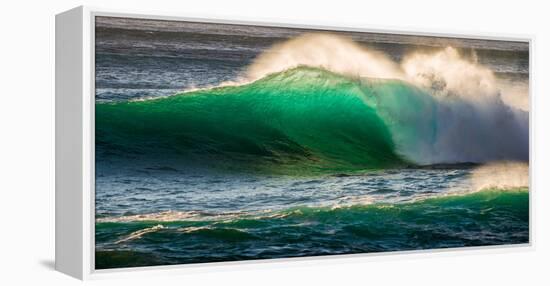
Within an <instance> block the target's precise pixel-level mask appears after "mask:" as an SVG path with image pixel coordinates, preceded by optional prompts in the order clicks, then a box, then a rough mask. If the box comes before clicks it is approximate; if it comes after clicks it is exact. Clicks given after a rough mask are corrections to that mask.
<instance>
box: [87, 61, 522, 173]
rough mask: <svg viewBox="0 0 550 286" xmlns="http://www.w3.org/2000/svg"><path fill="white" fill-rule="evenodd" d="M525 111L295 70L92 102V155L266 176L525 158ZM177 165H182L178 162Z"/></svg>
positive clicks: (400, 84)
mask: <svg viewBox="0 0 550 286" xmlns="http://www.w3.org/2000/svg"><path fill="white" fill-rule="evenodd" d="M528 125H529V122H528V112H526V111H523V110H520V109H515V108H513V107H511V106H508V105H506V104H504V103H503V101H502V100H500V99H499V97H484V98H476V99H475V100H470V99H468V98H465V97H450V96H434V94H433V93H430V91H429V90H426V89H424V88H419V87H417V86H415V85H412V84H410V83H409V82H406V81H402V80H395V79H378V78H358V77H352V76H346V75H342V74H337V73H333V72H330V71H327V70H324V69H319V68H312V67H305V66H299V67H297V68H292V69H289V70H285V71H283V72H279V73H274V74H269V75H267V76H265V77H263V78H261V79H259V80H256V81H253V82H252V83H249V84H244V85H237V86H224V87H218V88H212V89H204V90H197V91H192V92H186V93H182V94H178V95H174V96H170V97H164V98H157V99H148V100H143V101H129V102H116V103H97V104H96V146H97V148H98V155H99V156H101V155H102V154H108V155H113V154H115V155H116V154H117V152H118V153H119V154H124V155H128V154H130V155H132V156H135V157H136V158H140V159H144V158H149V159H151V158H156V159H155V160H159V159H170V160H176V161H179V162H183V163H185V164H189V163H190V162H193V163H195V164H206V165H214V166H218V167H219V166H222V167H223V166H225V167H229V168H235V169H241V168H248V169H258V170H264V171H265V170H269V171H270V172H277V171H283V172H291V173H300V172H316V171H322V172H324V171H330V172H335V171H336V172H340V171H353V170H368V169H379V168H388V167H397V166H407V165H411V164H416V165H429V164H439V163H463V162H473V163H484V162H490V161H498V160H511V161H526V160H528V156H529V148H528V140H529V136H528V130H529V128H528ZM185 164H182V165H185Z"/></svg>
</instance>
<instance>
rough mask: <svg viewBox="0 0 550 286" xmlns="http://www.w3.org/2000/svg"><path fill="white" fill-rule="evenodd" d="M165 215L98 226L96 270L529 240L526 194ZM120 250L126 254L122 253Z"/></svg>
mask: <svg viewBox="0 0 550 286" xmlns="http://www.w3.org/2000/svg"><path fill="white" fill-rule="evenodd" d="M167 215H168V216H170V217H172V218H174V220H167V219H158V218H160V217H162V215H159V214H155V215H152V216H150V218H154V217H155V216H156V220H152V219H151V220H147V219H135V220H128V219H115V218H109V219H107V218H105V219H100V220H98V222H97V223H96V242H97V245H98V248H97V254H96V262H97V265H96V266H97V268H98V269H101V268H111V267H129V266H142V262H144V261H149V264H148V265H156V264H180V263H201V262H213V261H231V260H243V259H244V260H246V259H262V258H277V257H298V256H312V255H330V254H348V253H365V252H379V251H396V250H412V249H434V248H447V247H463V246H479V245H502V244H517V243H528V242H529V192H528V190H527V189H526V188H517V189H506V190H496V189H489V190H483V191H480V192H476V193H469V194H463V195H448V196H442V197H434V198H429V199H425V200H419V201H416V202H410V203H403V204H366V205H365V204H360V205H352V206H337V207H334V206H333V207H295V208H290V209H285V210H280V211H275V212H271V213H263V214H261V215H258V214H253V215H250V214H240V215H236V214H228V215H227V216H224V215H218V216H212V215H209V216H201V215H196V216H194V217H193V218H192V219H188V220H186V219H185V218H183V219H182V220H180V219H177V217H175V216H174V214H167ZM136 234H139V235H136ZM121 245H126V246H127V247H129V248H131V249H134V250H133V251H130V252H124V251H123V252H124V253H123V252H121V251H120V248H119V247H120V246H121ZM159 249H165V250H166V251H159ZM136 257H138V258H136ZM139 257H146V258H147V259H139Z"/></svg>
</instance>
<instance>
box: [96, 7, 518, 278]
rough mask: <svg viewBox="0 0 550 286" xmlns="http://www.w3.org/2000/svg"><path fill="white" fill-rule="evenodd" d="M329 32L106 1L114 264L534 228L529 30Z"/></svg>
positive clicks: (105, 117)
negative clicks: (508, 36) (524, 34)
mask: <svg viewBox="0 0 550 286" xmlns="http://www.w3.org/2000/svg"><path fill="white" fill-rule="evenodd" d="M326 33H327V32H326V31H325V32H322V33H321V32H317V34H322V35H319V36H318V35H316V34H314V35H313V36H306V37H302V35H304V34H306V35H309V34H311V31H306V30H300V29H285V28H267V27H251V26H238V25H220V24H197V23H186V22H169V21H151V20H132V19H122V18H107V17H99V18H97V20H96V56H95V58H96V83H95V85H96V106H95V118H96V119H95V120H96V131H95V138H96V152H95V155H96V180H95V181H96V193H95V195H96V200H95V207H96V225H95V231H96V234H95V235H96V236H95V241H96V256H95V261H96V268H97V269H104V268H117V267H135V266H147V265H167V264H182V263H203V262H215V261H234V260H249V259H266V258H281V257H301V256H317V255H331V254H350V253H369V252H382V251H400V250H414V249H437V248H448V247H463V246H481V245H503V244H519V243H528V242H529V190H528V184H527V183H526V182H527V180H528V179H526V178H528V174H527V170H528V165H527V164H528V163H527V162H528V159H529V147H528V146H529V142H528V141H529V128H528V127H529V109H528V102H529V100H528V95H527V89H526V88H527V86H528V79H529V74H528V73H529V64H528V63H529V54H528V45H527V44H526V43H522V42H502V41H487V40H474V39H451V38H433V37H432V38H430V37H418V36H404V35H385V34H372V33H350V32H345V33H340V34H338V35H337V36H334V35H332V34H333V33H332V34H331V36H330V37H329V36H324V34H326ZM339 37H342V38H339ZM343 37H345V38H346V39H350V40H342V39H344V38H343ZM292 39H298V40H297V42H293V40H292ZM300 39H301V40H300ZM348 41H350V42H348ZM285 43H286V44H285ZM325 46H326V47H327V48H324V47H325ZM357 47H361V48H357ZM449 47H451V48H449ZM363 49H365V50H363ZM304 50H305V51H306V52H305V55H306V56H304V53H303V52H302V51H304ZM333 50H338V51H340V50H343V51H344V52H340V53H338V54H335V53H333V52H332V51H333ZM327 51H331V52H327ZM419 51H420V52H421V55H420V56H416V57H412V56H411V53H416V52H419ZM307 54H314V55H316V57H314V58H315V59H314V60H313V61H312V60H311V57H307ZM280 55H283V56H286V57H287V58H286V59H287V60H285V61H281V59H280V58H278V57H279V56H280ZM350 55H353V57H351V58H352V59H358V61H359V59H361V65H360V66H359V67H356V63H352V62H345V61H346V60H349V58H350ZM262 59H263V60H262ZM289 59H290V60H289ZM318 59H321V62H318V63H317V62H315V61H317V60H318ZM363 59H365V62H366V63H367V64H364V62H363ZM289 62H290V63H291V64H290V65H289ZM440 62H444V63H445V66H444V68H443V69H440ZM294 63H295V64H294ZM371 63H372V65H371ZM365 66H367V67H368V68H365ZM373 66H376V69H374V68H372V67H373ZM394 66H398V68H397V70H399V72H393V70H395V69H396V68H395V67H394ZM350 67H353V69H352V68H350ZM251 71H254V73H252V72H251ZM258 71H259V72H258ZM387 71H392V72H393V73H391V76H382V75H387V74H388V72H387ZM258 74H260V75H261V76H255V75H258ZM252 75H254V76H252ZM458 79H460V81H459V80H458ZM472 83H473V84H472ZM510 162H513V163H510ZM488 164H489V166H493V167H492V169H490V171H484V170H486V169H484V166H486V165H488ZM495 166H496V167H495ZM518 166H519V167H518Z"/></svg>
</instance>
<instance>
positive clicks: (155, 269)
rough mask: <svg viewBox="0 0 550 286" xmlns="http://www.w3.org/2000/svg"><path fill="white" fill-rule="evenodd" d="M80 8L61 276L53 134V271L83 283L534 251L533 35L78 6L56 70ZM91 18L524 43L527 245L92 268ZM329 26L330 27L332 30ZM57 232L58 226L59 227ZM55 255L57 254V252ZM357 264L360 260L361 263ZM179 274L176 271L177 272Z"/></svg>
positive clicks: (92, 76)
mask: <svg viewBox="0 0 550 286" xmlns="http://www.w3.org/2000/svg"><path fill="white" fill-rule="evenodd" d="M77 9H80V11H81V12H82V18H81V21H82V43H83V46H82V70H81V72H82V80H81V85H82V86H81V88H82V89H81V90H82V94H81V99H82V104H81V108H82V118H81V119H82V121H81V122H82V126H81V127H82V129H81V130H82V133H81V136H82V137H81V138H82V151H83V152H82V154H81V156H80V158H81V159H82V161H81V166H82V178H83V180H82V183H81V186H82V200H81V203H82V204H81V206H82V210H81V212H80V214H78V215H79V216H81V218H82V221H81V223H82V224H81V228H80V231H81V234H82V237H81V239H82V249H81V251H80V253H81V256H82V260H81V261H76V262H75V263H76V264H77V265H80V266H81V272H80V273H77V274H76V275H73V274H71V273H74V272H72V271H71V272H70V273H69V272H67V271H65V269H61V268H62V267H61V268H58V267H57V258H58V255H57V254H58V246H59V245H58V235H59V234H60V233H62V231H61V232H59V231H58V226H59V224H58V222H60V221H58V206H59V204H61V205H63V204H64V203H65V201H64V200H62V199H59V200H58V196H59V195H63V194H62V192H59V193H58V188H57V180H58V179H59V180H63V178H61V176H60V174H59V173H58V171H57V170H58V167H57V166H58V165H57V162H58V154H59V152H58V145H57V142H58V140H63V138H59V134H58V133H57V131H56V269H57V270H59V271H61V272H64V273H66V274H69V275H71V276H73V277H76V278H79V279H82V280H88V279H94V280H95V279H105V278H109V277H115V276H124V275H136V273H137V272H143V273H147V275H151V274H154V273H162V274H166V273H167V270H168V271H170V272H176V273H189V272H196V271H199V272H200V271H203V270H204V268H208V269H213V268H216V269H218V268H220V267H229V266H231V267H246V266H247V265H250V264H253V265H257V266H259V265H268V266H269V265H279V266H280V265H281V264H282V263H285V262H293V265H295V264H298V263H299V264H300V265H309V264H310V263H309V262H311V261H315V264H316V265H318V263H319V262H322V263H332V261H335V260H338V261H344V260H346V261H348V259H351V260H353V261H359V260H358V259H360V258H365V259H366V258H369V259H372V258H374V257H376V259H382V258H384V259H385V257H389V258H390V259H403V258H413V257H416V256H417V255H421V256H430V257H434V256H436V257H444V256H448V255H456V254H457V253H460V254H462V255H466V254H468V255H469V254H474V255H475V254H481V253H483V254H487V253H488V251H489V252H490V253H502V252H511V251H518V250H519V251H525V250H534V248H535V247H534V245H535V244H534V229H533V228H534V217H533V213H534V212H533V207H534V204H533V198H534V196H533V194H534V188H533V182H534V181H533V172H532V166H533V163H534V160H533V153H532V151H533V144H534V141H533V130H534V129H533V121H532V118H533V108H532V107H533V102H534V98H533V78H534V76H533V73H532V71H533V63H534V61H533V57H534V52H533V48H534V39H535V37H534V35H525V34H522V35H510V34H497V33H491V34H483V33H478V32H461V31H452V32H450V33H449V32H446V31H438V30H434V29H424V28H418V29H415V28H410V29H407V30H404V29H401V28H399V27H381V26H374V25H370V26H369V28H364V27H346V26H341V25H338V24H334V25H333V23H331V25H330V26H329V25H327V26H323V25H310V24H307V23H304V22H286V23H278V22H276V21H273V22H268V21H265V22H264V21H257V19H252V20H251V19H246V20H244V21H243V20H235V19H229V18H222V17H217V16H211V15H208V16H204V15H200V16H199V17H186V16H183V15H182V13H167V12H154V13H150V12H142V11H130V10H128V9H125V10H116V9H103V8H98V7H90V6H80V7H77V8H74V9H71V10H69V11H67V12H63V13H60V14H58V15H56V67H57V63H58V62H57V61H58V59H57V53H58V47H57V46H58V45H57V17H62V15H64V14H65V13H69V12H70V11H73V10H77ZM96 16H106V17H109V16H111V17H130V18H141V19H156V20H174V21H193V22H204V23H219V24H236V25H256V26H258V25H259V26H266V27H286V28H303V29H320V30H334V31H354V32H370V33H386V34H403V35H417V36H436V37H449V38H470V39H485V40H500V41H519V42H528V43H529V97H530V113H529V117H530V119H529V122H530V130H529V137H530V139H529V140H530V142H529V154H530V167H529V174H530V177H529V179H530V186H529V212H530V213H529V220H530V222H529V243H525V244H517V245H500V246H480V247H461V248H448V249H428V250H414V251H396V252H389V253H362V254H342V255H331V256H314V257H298V258H280V259H264V260H249V261H235V262H215V263H202V264H180V265H165V266H149V267H132V268H117V269H108V270H107V269H105V270H95V266H94V265H95V262H94V253H95V238H94V235H93V234H94V232H95V227H94V225H95V224H94V221H95V213H94V205H95V197H94V196H95V189H94V185H95V180H94V176H95V174H94V168H95V162H94V158H95V157H94V156H95V155H94V151H95V150H94V148H93V146H94V140H95V139H94V132H93V131H94V99H95V96H94V94H95V86H94V82H95V78H94V77H95V71H94V61H95V57H94V47H95V42H94V40H95V37H94V28H95V17H96ZM332 25H333V26H332ZM57 78H58V71H57V68H56V130H57V127H58V120H57V116H58V114H57V113H58V109H57V107H58V105H57V104H58V102H57V101H58V100H59V98H60V97H58V92H57V85H58V79H57ZM61 228H63V227H61ZM60 252H63V251H62V250H60ZM361 261H364V260H363V259H361ZM178 270H179V271H178Z"/></svg>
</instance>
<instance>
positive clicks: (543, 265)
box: [0, 0, 550, 286]
mask: <svg viewBox="0 0 550 286" xmlns="http://www.w3.org/2000/svg"><path fill="white" fill-rule="evenodd" d="M321 2H323V1H321V0H317V1H311V3H305V1H298V0H288V1H287V0H277V1H259V0H256V1H248V2H247V1H241V0H230V1H228V0H225V1H224V0H218V1H214V0H193V1H185V0H178V1H167V0H154V1H150V0H149V1H144V0H119V1H108V0H95V1H93V0H88V1H86V0H82V1H70V0H56V1H38V0H37V1H25V0H20V1H4V2H2V4H0V5H1V8H0V13H1V15H0V29H1V31H2V32H1V34H0V49H1V51H0V71H1V74H0V78H1V81H0V83H1V89H0V134H1V135H0V144H1V145H0V168H1V169H0V212H1V216H0V218H1V224H0V229H1V231H0V269H1V270H0V273H1V274H0V284H2V285H12V284H28V283H31V282H34V283H36V284H38V283H40V284H48V285H49V284H50V283H52V285H68V284H76V283H78V281H76V280H74V279H72V278H69V277H66V276H64V275H62V274H59V273H57V272H54V271H52V268H53V257H54V249H53V247H54V197H53V195H54V173H53V169H54V161H53V160H54V154H53V150H54V141H53V140H54V135H53V134H54V102H53V99H54V86H53V84H54V14H56V13H59V12H62V11H64V10H67V9H70V8H73V7H75V6H78V5H81V4H86V5H92V6H98V7H107V8H118V9H124V8H131V9H132V10H142V11H146V12H149V13H154V12H162V11H168V12H171V13H173V12H176V11H180V12H181V14H182V15H185V16H195V17H208V16H218V17H228V18H241V19H246V20H258V21H273V22H288V21H291V22H301V23H308V24H322V25H342V26H358V27H367V28H368V27H372V25H374V26H375V27H377V28H381V27H387V28H391V29H412V28H418V29H422V28H426V29H429V30H431V31H434V30H436V31H437V30H440V31H442V32H464V33H479V32H481V33H490V32H497V33H504V34H531V35H535V36H536V41H535V53H534V54H533V57H534V68H533V75H534V76H535V85H534V87H533V94H534V96H535V101H534V107H533V109H532V112H533V115H534V117H533V118H534V122H533V123H534V124H533V127H534V129H533V131H534V132H535V136H534V138H535V140H536V141H535V144H534V150H533V154H534V162H535V164H534V165H533V166H532V170H533V171H534V172H533V175H534V176H533V177H534V186H535V189H534V190H535V197H534V203H535V222H536V224H535V250H528V251H525V250H523V251H517V250H514V251H502V250H500V251H484V252H482V254H479V253H477V252H476V253H472V252H460V253H455V254H452V255H449V254H448V253H443V254H431V255H413V256H385V257H377V258H361V259H355V260H350V259H336V260H334V259H333V260H328V261H313V262H312V261H310V262H299V263H291V264H288V263H284V264H281V263H276V264H273V263H270V264H265V263H263V264H260V265H258V264H246V265H237V266H229V267H222V268H221V269H219V268H216V271H212V268H200V269H195V270H193V271H191V274H186V275H172V274H170V275H161V276H158V275H155V276H150V275H148V273H147V272H145V273H144V272H141V273H140V274H139V275H134V276H128V277H126V278H124V279H126V280H103V281H100V282H99V283H96V284H100V285H119V284H121V283H122V284H130V283H131V284H133V285H151V284H153V283H155V284H156V285H165V284H170V283H171V284H176V283H177V284H180V285H181V284H182V283H186V284H187V285H189V284H192V283H196V284H199V283H200V284H203V283H204V284H207V285H216V284H217V285H225V284H226V283H227V284H239V285H263V284H265V285H296V284H302V285H315V284H321V285H334V284H336V285H345V284H348V283H354V282H355V283H361V284H367V283H368V284H372V285H386V284H397V283H400V284H407V285H408V284H413V285H414V284H422V285H437V284H438V285H442V284H443V285H461V286H464V285H477V284H481V283H483V284H489V285H514V284H516V285H536V284H542V283H543V281H544V282H546V283H548V282H549V280H550V278H548V277H549V276H548V273H547V272H548V261H549V260H550V255H549V252H550V251H549V247H550V237H549V226H550V224H549V223H548V222H547V221H546V220H548V219H550V211H549V209H550V206H548V205H547V204H549V203H550V200H549V194H550V189H549V187H550V184H549V181H548V177H549V174H550V173H549V172H550V166H549V165H548V163H547V162H550V158H549V149H550V142H549V138H550V137H549V135H548V133H549V132H548V130H549V128H548V127H547V124H548V122H550V116H549V114H550V112H549V111H548V110H547V109H548V108H549V107H550V106H549V98H550V94H549V92H550V89H549V88H550V86H549V81H550V70H549V63H550V62H549V54H550V29H549V28H548V27H550V20H549V18H550V16H549V15H548V12H549V11H550V9H549V7H545V5H544V4H543V3H544V2H545V1H527V0H524V1H494V3H491V2H490V1H480V0H477V1H470V0H460V1H459V0H455V1H452V2H451V1H448V2H446V3H443V1H421V0H415V1H410V0H409V1H407V0H404V1H392V0H379V1H370V2H371V3H368V2H367V1H364V0H363V1H360V0H355V1H353V0H334V1H324V2H325V4H321ZM535 3H538V4H535ZM10 280H11V281H12V282H11V283H10V282H7V281H10ZM537 281H538V283H537ZM6 282H7V283H6ZM27 282H28V283H27ZM53 283H55V284H53ZM30 285H32V284H30Z"/></svg>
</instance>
